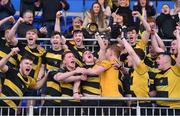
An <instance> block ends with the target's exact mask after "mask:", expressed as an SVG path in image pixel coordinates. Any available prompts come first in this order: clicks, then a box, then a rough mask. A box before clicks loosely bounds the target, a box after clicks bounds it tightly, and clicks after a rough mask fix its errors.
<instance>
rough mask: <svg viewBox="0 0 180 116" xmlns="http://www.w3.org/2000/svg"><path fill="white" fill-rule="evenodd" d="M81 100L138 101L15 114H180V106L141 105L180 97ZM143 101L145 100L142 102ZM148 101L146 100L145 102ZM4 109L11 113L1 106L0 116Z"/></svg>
mask: <svg viewBox="0 0 180 116" xmlns="http://www.w3.org/2000/svg"><path fill="white" fill-rule="evenodd" d="M8 99H14V100H72V99H73V97H0V100H8ZM81 100H87V101H88V102H89V103H90V101H91V100H97V101H99V102H101V101H103V100H106V101H109V100H111V102H113V101H132V102H136V104H135V105H134V106H131V107H130V106H124V105H119V106H113V105H111V106H101V105H97V106H88V104H87V106H86V105H79V106H29V107H24V106H21V107H16V108H17V110H15V114H14V115H22V116H24V115H26V114H27V112H26V111H27V110H28V111H29V113H28V115H29V116H33V115H39V116H41V115H46V116H48V115H53V116H54V115H67V116H69V115H81V116H83V115H87V116H89V115H92V113H93V115H102V116H103V115H108V116H110V115H115V116H119V115H122V116H125V115H128V116H132V115H136V116H141V115H145V116H147V115H152V116H155V115H159V116H161V115H163V116H169V115H172V116H178V115H180V114H178V113H179V111H180V109H179V108H169V107H156V106H155V105H152V106H151V107H146V106H141V104H142V103H148V102H149V101H180V98H134V97H82V98H81ZM142 101H143V102H142ZM145 101H146V102H145ZM3 110H5V111H6V112H7V115H10V114H11V112H10V111H11V108H10V107H2V106H0V116H2V115H3Z"/></svg>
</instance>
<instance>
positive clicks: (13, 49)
mask: <svg viewBox="0 0 180 116" xmlns="http://www.w3.org/2000/svg"><path fill="white" fill-rule="evenodd" d="M19 51H20V50H19V48H18V47H15V48H12V49H11V52H10V54H11V56H14V55H16V54H17V53H18V52H19Z"/></svg>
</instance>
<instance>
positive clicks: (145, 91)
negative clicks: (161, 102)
mask: <svg viewBox="0 0 180 116" xmlns="http://www.w3.org/2000/svg"><path fill="white" fill-rule="evenodd" d="M122 43H123V44H124V47H125V50H126V51H127V53H128V55H127V59H128V67H130V70H129V74H128V75H127V74H125V78H124V81H123V83H124V84H125V85H126V96H128V97H143V98H149V97H150V96H149V92H150V88H149V85H150V84H149V74H148V71H149V68H148V66H146V65H145V63H144V61H143V59H144V57H145V53H144V51H143V50H142V49H139V48H135V49H133V48H132V46H131V45H130V44H129V43H128V42H127V40H126V39H125V38H123V39H122ZM140 80H141V81H140ZM128 105H130V106H136V105H137V103H134V102H128ZM139 106H140V107H152V104H151V103H150V102H148V101H140V102H139ZM145 110H147V112H145ZM145 113H147V114H148V115H152V111H151V110H149V109H143V108H142V110H141V115H145ZM131 114H133V115H136V110H131Z"/></svg>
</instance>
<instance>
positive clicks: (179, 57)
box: [176, 29, 180, 66]
mask: <svg viewBox="0 0 180 116" xmlns="http://www.w3.org/2000/svg"><path fill="white" fill-rule="evenodd" d="M176 38H177V46H178V47H177V50H178V54H177V58H176V65H178V66H180V30H179V29H177V32H176Z"/></svg>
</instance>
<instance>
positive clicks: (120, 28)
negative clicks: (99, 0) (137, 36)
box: [110, 13, 127, 38]
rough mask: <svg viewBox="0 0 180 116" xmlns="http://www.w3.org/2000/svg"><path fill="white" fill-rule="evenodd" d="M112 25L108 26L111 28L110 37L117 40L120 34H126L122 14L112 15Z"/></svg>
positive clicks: (124, 19)
mask: <svg viewBox="0 0 180 116" xmlns="http://www.w3.org/2000/svg"><path fill="white" fill-rule="evenodd" d="M112 17H113V23H112V24H111V25H110V27H111V37H112V38H117V37H118V36H119V35H121V33H122V32H124V34H126V33H127V32H126V31H127V27H126V17H125V16H124V15H123V14H115V13H114V14H113V16H112Z"/></svg>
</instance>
